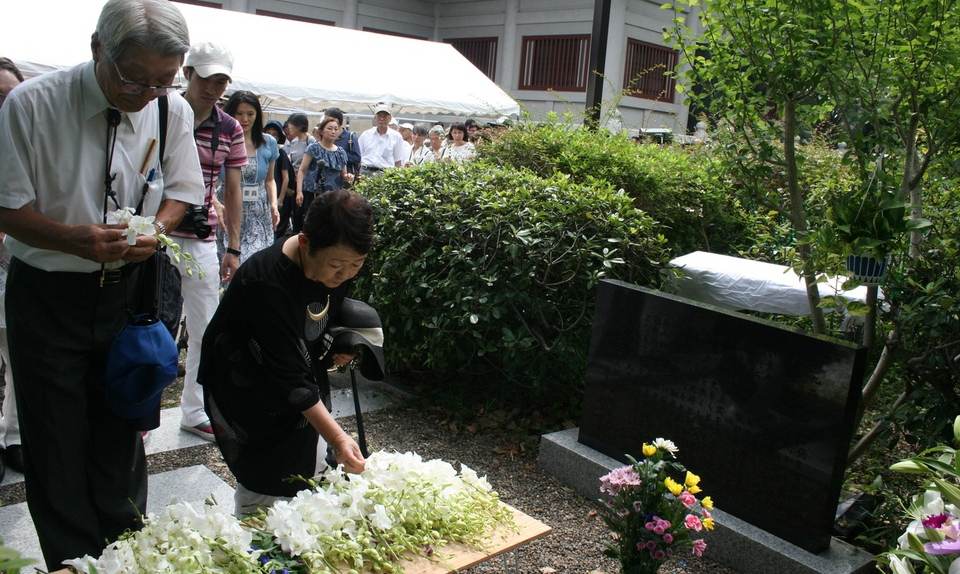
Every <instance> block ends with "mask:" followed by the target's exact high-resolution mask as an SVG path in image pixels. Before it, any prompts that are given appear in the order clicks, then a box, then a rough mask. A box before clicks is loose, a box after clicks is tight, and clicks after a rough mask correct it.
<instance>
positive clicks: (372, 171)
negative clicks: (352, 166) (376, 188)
mask: <svg viewBox="0 0 960 574" xmlns="http://www.w3.org/2000/svg"><path fill="white" fill-rule="evenodd" d="M373 114H374V115H373V127H372V128H370V129H368V130H366V131H364V132H363V133H362V134H360V140H359V141H360V156H361V158H362V159H361V164H360V174H361V175H364V176H368V177H374V176H378V175H380V174H381V173H382V172H383V170H385V169H387V168H390V167H400V166H401V165H403V162H404V161H405V159H406V158H404V157H403V138H402V137H401V136H400V133H399V132H397V131H395V130H391V129H389V128H388V127H387V126H389V125H390V119H391V117H392V114H391V113H390V106H388V105H387V104H384V103H383V102H381V103H379V104H377V105H376V106H375V107H374V108H373Z"/></svg>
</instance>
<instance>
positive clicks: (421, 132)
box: [413, 123, 430, 136]
mask: <svg viewBox="0 0 960 574" xmlns="http://www.w3.org/2000/svg"><path fill="white" fill-rule="evenodd" d="M413 133H414V134H415V135H418V136H425V135H427V134H428V133H430V126H429V125H427V124H422V123H417V124H415V125H414V126H413Z"/></svg>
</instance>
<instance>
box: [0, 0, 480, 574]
mask: <svg viewBox="0 0 960 574" xmlns="http://www.w3.org/2000/svg"><path fill="white" fill-rule="evenodd" d="M91 51H92V59H91V60H90V61H89V62H87V63H84V64H81V65H79V66H76V67H74V68H71V69H67V70H61V71H56V72H51V73H48V74H44V75H41V76H38V77H36V78H33V79H30V80H28V81H26V82H24V80H23V76H22V75H21V73H20V71H19V70H18V69H17V67H16V66H15V65H14V64H13V62H11V61H10V60H8V59H5V58H0V173H3V178H2V179H0V232H2V233H5V234H6V237H5V239H4V241H3V244H2V245H3V247H2V249H3V251H2V252H0V263H2V265H0V272H2V273H4V274H8V277H6V280H3V281H0V297H5V304H0V356H2V360H3V364H4V365H5V371H4V372H5V390H4V401H3V409H2V419H0V447H4V448H5V450H4V453H3V457H2V459H0V460H2V461H3V462H5V463H6V464H7V465H8V466H10V467H12V468H14V469H16V470H18V471H21V472H23V473H24V475H25V481H26V490H27V502H28V506H29V509H30V512H31V515H32V517H33V520H34V523H35V525H36V527H37V533H38V536H39V539H40V544H41V548H42V551H43V554H44V559H45V561H46V563H47V566H48V567H49V568H51V569H53V570H55V569H57V568H59V567H61V566H62V564H63V562H64V561H65V560H68V559H71V558H75V557H78V556H82V555H85V554H90V555H94V556H96V555H98V554H99V553H100V551H101V550H102V549H103V547H104V545H105V544H106V543H108V542H109V541H111V540H113V539H115V538H116V537H117V536H118V535H119V534H121V533H122V532H123V531H124V530H127V529H130V528H136V527H137V525H138V523H139V520H140V517H141V516H142V515H143V513H144V512H145V509H146V506H145V505H146V496H147V472H146V458H145V454H144V446H143V444H144V441H145V440H148V436H149V435H148V434H147V432H146V431H147V430H149V428H155V424H154V425H152V426H151V425H149V424H148V425H146V427H145V426H144V424H143V422H142V421H141V420H136V421H134V420H132V419H130V418H129V417H126V416H125V413H124V411H123V409H122V407H118V406H116V405H117V404H118V402H119V403H122V400H121V399H117V398H116V397H111V396H109V395H110V393H111V388H112V387H111V386H110V385H106V384H105V383H104V378H105V377H106V376H107V375H105V372H106V370H105V369H106V365H107V363H108V362H109V361H111V360H112V359H111V353H112V352H113V350H112V346H114V345H116V341H117V338H118V334H119V333H120V332H121V331H123V330H124V329H125V326H126V325H127V324H128V321H129V320H130V318H131V317H133V316H138V315H137V313H139V311H141V309H140V308H139V307H138V305H139V304H140V301H141V299H142V297H141V291H142V290H143V288H144V285H143V284H144V283H146V282H147V278H148V277H154V276H153V275H150V272H149V266H151V265H154V264H155V263H154V262H156V261H158V259H157V253H158V248H159V245H160V244H159V242H158V238H157V235H158V234H163V235H165V236H166V237H169V238H170V240H171V241H172V247H171V249H174V250H175V251H176V255H177V256H176V257H174V258H173V259H174V261H175V265H176V267H177V268H178V271H179V275H180V280H179V292H180V296H181V297H182V306H183V316H184V317H185V321H184V324H185V331H186V340H187V341H188V348H187V356H186V365H185V375H184V384H183V392H182V395H181V419H180V427H181V429H182V430H183V431H184V432H189V433H193V434H195V435H198V436H200V437H202V438H204V439H206V440H210V441H215V442H216V443H217V444H218V446H219V447H220V449H221V451H222V453H223V455H224V459H225V460H226V461H227V464H228V465H229V467H230V469H231V470H232V471H233V472H234V474H235V475H236V476H237V479H238V483H239V486H238V489H237V498H236V501H235V502H236V508H237V512H238V513H243V512H249V511H251V510H254V509H256V508H259V507H263V506H265V505H269V504H271V503H272V501H273V500H276V499H277V498H278V497H287V496H291V495H292V494H293V490H291V489H292V488H294V487H293V486H291V483H290V482H289V481H288V480H287V479H288V477H289V476H290V475H294V474H300V475H309V474H312V473H313V472H316V471H318V470H319V469H320V468H322V466H323V465H324V464H325V461H324V460H323V456H322V454H321V455H318V454H317V452H318V451H320V452H322V448H320V449H318V448H317V445H318V438H322V439H323V440H324V441H325V442H326V443H327V444H329V445H330V446H331V447H332V453H333V455H334V457H335V459H336V460H337V461H338V462H340V463H342V464H344V466H345V467H346V468H347V469H348V470H350V471H359V470H362V468H363V464H364V460H363V456H362V454H361V453H360V450H359V448H358V446H357V444H356V443H355V442H354V441H353V439H352V438H350V436H349V435H348V434H347V433H345V432H344V431H343V430H342V429H341V428H340V427H339V425H338V424H337V423H336V421H335V420H334V419H333V418H332V417H331V416H330V413H329V410H328V406H329V384H328V383H327V380H326V371H327V368H329V367H332V366H337V365H343V364H346V363H347V362H349V361H350V360H352V357H351V355H350V353H343V352H334V349H333V348H332V347H331V337H330V336H329V332H330V329H331V328H333V327H334V326H336V325H337V321H338V320H339V319H340V317H341V308H342V306H343V304H344V303H343V302H344V300H345V298H346V296H347V289H348V285H349V282H350V280H351V279H352V278H353V277H354V276H355V275H356V274H357V273H358V272H359V270H360V268H361V267H362V266H363V263H364V260H365V257H366V255H367V253H368V252H369V250H370V249H371V247H372V239H373V215H372V209H371V207H370V205H369V203H368V202H367V201H366V200H365V199H364V198H363V197H362V196H360V195H359V194H357V193H356V192H355V191H353V190H351V188H352V187H353V186H354V185H355V184H356V183H357V182H358V180H359V179H361V178H373V177H378V176H380V175H381V174H382V173H383V172H384V171H386V170H390V169H397V168H403V167H407V166H418V165H423V164H425V163H430V162H463V161H468V160H470V159H471V158H472V157H473V156H474V154H475V148H474V145H473V143H472V140H474V139H475V137H476V134H477V131H478V129H479V126H478V125H477V124H476V122H473V121H468V122H466V123H457V124H454V125H452V126H450V127H449V128H447V129H445V128H444V127H443V126H442V125H441V124H435V125H430V124H425V123H416V124H411V123H406V122H404V123H399V122H397V121H396V120H395V119H394V117H393V109H392V108H391V107H390V106H389V105H387V104H383V103H378V104H376V105H375V106H374V107H373V109H372V112H373V124H374V125H373V126H372V127H371V128H369V129H367V130H365V131H363V132H362V133H359V134H358V133H355V132H353V131H351V130H350V128H349V126H348V125H346V122H345V119H346V118H345V117H344V114H343V112H342V111H341V110H339V109H337V108H329V109H327V110H325V111H324V114H323V117H322V119H321V120H320V121H319V122H318V123H317V124H316V125H315V126H314V128H313V129H311V128H310V123H309V119H308V116H307V115H305V114H303V113H294V114H291V115H290V116H289V117H288V118H287V119H286V121H284V122H283V123H281V122H279V121H269V122H267V121H265V118H264V111H263V109H262V104H261V101H260V98H259V97H258V96H257V94H254V93H251V92H248V91H243V90H237V91H233V92H232V93H231V94H230V96H229V98H228V99H227V101H226V103H225V104H223V105H221V103H220V102H221V100H222V98H223V97H224V95H225V94H226V93H227V91H228V89H229V87H230V84H231V82H232V80H233V64H234V62H233V56H232V54H231V52H230V51H229V50H228V49H227V48H226V47H225V46H222V45H218V44H215V43H211V42H205V41H202V39H201V40H200V41H195V42H193V43H192V44H191V41H190V38H189V34H188V30H187V25H186V22H185V21H184V19H183V17H182V15H181V14H180V12H179V11H178V10H177V8H176V7H175V5H173V4H171V3H169V2H165V1H163V0H108V1H107V2H106V4H105V6H104V8H103V10H102V12H101V15H100V18H99V21H98V23H97V28H96V31H95V32H94V34H93V36H92V40H91ZM181 73H182V77H183V78H184V79H185V85H179V84H177V83H176V82H177V80H178V78H179V77H181V76H180V74H181ZM51 126H58V133H59V134H60V135H59V136H58V137H57V138H36V137H35V135H36V134H38V133H45V132H46V131H47V130H49V129H50V127H51ZM123 209H129V210H130V211H133V212H135V213H136V214H137V215H141V216H144V217H152V218H153V220H152V221H153V224H154V226H155V232H156V233H141V234H140V235H139V236H136V237H135V238H133V237H132V236H129V237H128V233H127V229H126V228H125V224H123V223H108V221H110V212H114V210H118V211H120V210H123ZM158 265H159V264H158ZM157 268H159V267H157ZM4 287H5V288H6V292H5V293H4ZM224 287H225V290H224ZM221 294H222V295H221ZM131 380H132V379H131ZM151 400H155V401H156V408H157V409H159V396H158V395H157V396H154V397H152V399H151ZM325 403H326V404H325ZM158 420H159V419H157V421H158ZM264 460H270V461H271V462H270V463H269V464H263V461H264ZM2 468H3V467H2V465H0V473H2ZM65 478H66V480H65Z"/></svg>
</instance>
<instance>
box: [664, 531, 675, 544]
mask: <svg viewBox="0 0 960 574" xmlns="http://www.w3.org/2000/svg"><path fill="white" fill-rule="evenodd" d="M663 541H664V542H666V543H667V544H673V534H670V533H669V532H667V533H666V534H664V535H663Z"/></svg>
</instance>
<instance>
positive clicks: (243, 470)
mask: <svg viewBox="0 0 960 574" xmlns="http://www.w3.org/2000/svg"><path fill="white" fill-rule="evenodd" d="M372 243H373V212H372V209H371V207H370V204H369V203H368V202H367V200H366V199H364V198H363V197H361V196H360V195H357V194H356V193H355V192H351V191H346V190H337V191H331V192H328V193H324V194H321V195H319V196H318V197H317V198H316V200H315V201H314V202H313V204H312V205H311V206H310V209H309V210H308V212H307V215H306V217H305V218H304V224H303V229H302V230H301V232H300V233H299V234H297V235H293V236H291V237H288V238H286V239H285V240H282V241H278V242H277V243H276V244H274V245H273V246H272V247H270V248H267V249H264V250H263V251H261V252H259V253H257V254H255V255H253V256H251V257H250V259H249V260H247V261H246V262H245V263H244V264H243V265H242V266H241V267H240V270H239V271H238V272H237V275H236V277H235V278H234V279H233V281H231V283H230V285H229V287H228V288H227V291H226V293H225V294H224V297H223V300H222V301H221V302H220V306H219V308H218V309H217V312H216V314H215V315H214V317H213V319H212V320H211V321H210V324H209V326H208V327H207V330H206V333H205V335H204V338H203V349H202V355H201V359H200V373H199V376H198V379H199V380H200V382H201V384H202V385H203V388H204V399H205V408H206V411H207V413H208V414H209V416H210V421H211V422H212V424H213V429H214V434H215V435H216V438H217V445H218V446H219V447H220V451H221V452H222V453H223V458H224V460H225V461H226V462H227V465H228V466H229V467H230V470H231V472H233V474H234V476H236V477H237V483H238V485H237V490H236V495H235V502H236V514H237V515H238V516H242V515H245V514H250V513H252V512H254V511H256V510H257V509H258V508H265V507H268V506H270V505H271V504H273V502H274V501H275V500H277V499H280V498H289V497H292V496H294V495H295V494H296V493H297V491H298V490H302V489H303V488H304V484H303V483H302V482H300V481H299V480H297V479H296V478H295V477H298V476H300V477H307V478H309V477H312V476H314V475H315V474H316V471H317V470H318V468H320V467H322V460H321V461H318V460H317V451H318V449H317V436H318V434H319V436H322V437H323V439H324V440H325V441H326V442H327V443H328V444H329V445H330V446H332V447H333V451H334V454H335V455H336V458H337V461H338V462H339V463H341V464H343V465H344V467H345V469H346V470H347V471H350V472H361V471H362V470H363V465H364V459H363V455H362V454H361V453H360V448H359V446H358V445H357V443H356V442H355V441H354V440H353V439H352V438H351V437H350V435H348V434H347V433H346V432H344V431H343V429H342V428H340V425H338V424H337V422H336V421H335V420H334V419H333V417H332V416H331V415H330V411H329V401H330V385H329V381H328V379H327V369H328V368H330V367H331V366H333V365H338V366H339V365H343V364H346V363H348V362H349V361H350V360H351V359H352V356H350V355H343V354H334V353H332V352H331V349H330V346H331V341H332V338H331V336H330V328H331V326H332V325H336V324H337V319H338V317H339V315H340V311H341V306H342V303H343V300H344V298H345V296H346V293H347V286H348V283H349V282H350V280H351V279H352V278H353V277H354V276H356V274H357V273H358V272H359V271H360V268H361V267H362V266H363V263H364V260H365V259H366V255H367V253H368V252H369V250H370V248H371V246H372ZM318 463H321V464H318Z"/></svg>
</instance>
